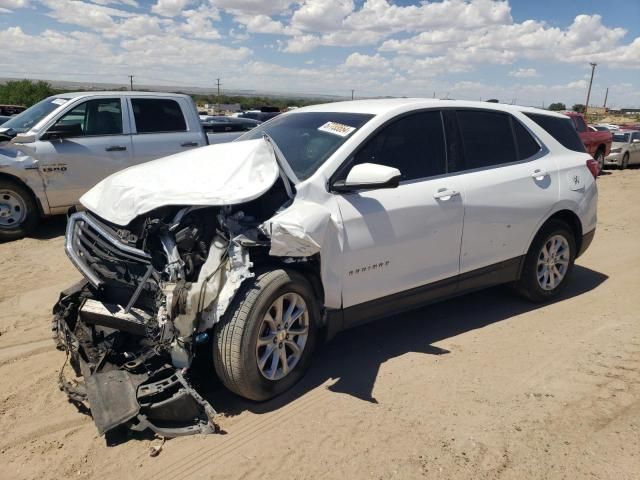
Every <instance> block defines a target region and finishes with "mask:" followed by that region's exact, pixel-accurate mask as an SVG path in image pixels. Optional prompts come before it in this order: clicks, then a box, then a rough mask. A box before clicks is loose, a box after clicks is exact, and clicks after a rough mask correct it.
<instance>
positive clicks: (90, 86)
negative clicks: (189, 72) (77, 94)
mask: <svg viewBox="0 0 640 480" xmlns="http://www.w3.org/2000/svg"><path fill="white" fill-rule="evenodd" d="M11 80H22V78H8V77H0V83H5V82H8V81H11ZM29 80H34V81H37V80H43V81H45V82H48V83H49V84H51V86H52V87H53V88H59V89H62V90H121V89H128V87H129V85H128V84H124V83H100V82H86V81H77V82H73V81H66V80H47V79H33V78H31V79H29ZM133 88H134V89H135V90H148V91H154V92H180V93H187V94H195V95H215V94H216V89H215V87H211V88H204V87H184V86H180V87H177V86H167V85H151V84H142V83H137V82H135V77H134V83H133ZM224 94H225V95H238V96H243V97H272V98H319V99H327V100H346V99H347V98H348V97H346V96H344V97H341V96H338V95H324V94H321V93H313V94H311V93H299V92H288V93H281V92H270V91H267V90H228V89H225V90H224Z"/></svg>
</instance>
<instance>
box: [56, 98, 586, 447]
mask: <svg viewBox="0 0 640 480" xmlns="http://www.w3.org/2000/svg"><path fill="white" fill-rule="evenodd" d="M211 158H216V159H217V161H216V162H211V161H210V159H211ZM596 176H597V164H596V162H595V161H594V160H593V159H592V158H591V157H590V155H589V154H587V153H586V151H585V149H584V145H583V144H582V142H581V141H580V138H579V137H578V135H577V133H576V129H575V128H574V126H573V124H572V123H571V121H570V120H569V119H568V118H567V117H565V116H563V115H560V114H556V113H552V112H548V111H544V110H538V109H535V108H528V107H515V106H509V105H501V104H490V103H483V102H463V101H443V100H419V99H393V100H391V99H387V100H371V101H355V102H341V103H334V104H327V105H317V106H312V107H305V108H300V109H298V110H295V111H293V112H289V113H285V114H282V115H281V116H279V117H277V118H274V119H273V120H271V121H269V122H267V123H264V124H263V125H260V126H258V127H256V128H254V129H253V130H251V131H249V132H247V133H245V134H244V135H243V136H242V137H241V138H239V139H238V140H237V141H235V142H231V143H226V144H222V145H211V146H208V147H204V148H201V149H198V150H195V151H190V152H185V153H181V154H178V155H174V156H171V157H168V158H163V159H160V160H156V161H154V162H150V163H147V164H145V165H139V166H135V167H132V168H129V169H127V170H124V171H122V172H119V173H116V174H114V175H112V176H110V177H108V178H107V179H105V180H103V181H102V182H100V183H99V184H98V185H96V186H95V187H94V188H93V189H92V190H90V191H89V192H88V193H86V194H85V195H84V196H83V197H82V198H81V203H82V205H83V206H84V207H85V209H86V211H83V212H79V213H76V214H74V215H72V216H71V217H70V220H69V225H68V230H67V236H66V247H65V248H66V251H67V254H68V255H69V258H70V259H71V261H72V262H73V263H74V265H75V266H76V267H77V268H78V269H79V271H80V272H81V273H82V274H83V275H84V277H85V281H84V283H81V284H79V285H76V286H75V287H74V288H71V289H69V290H67V291H65V292H63V293H62V294H61V297H60V301H59V303H58V304H57V305H56V306H55V309H54V312H55V317H54V331H55V332H57V342H58V345H59V347H60V348H61V349H63V350H66V351H68V352H69V354H70V355H71V357H72V364H75V365H77V366H78V368H77V371H78V372H82V374H83V375H85V384H86V393H87V396H86V398H88V399H89V401H90V402H94V399H97V400H95V402H94V403H92V404H91V405H90V407H91V412H92V414H93V416H94V421H95V423H96V425H97V426H98V430H99V432H100V433H102V432H105V431H108V430H110V429H112V428H115V427H116V426H118V425H127V426H129V427H132V428H135V429H138V430H141V429H144V428H151V429H152V430H154V431H156V432H158V433H161V434H163V435H168V436H175V435H177V434H180V433H194V432H198V431H210V430H211V425H210V423H209V422H210V416H208V415H206V413H207V412H209V413H210V412H211V411H213V410H212V408H211V406H210V405H209V404H208V403H207V402H205V401H204V400H202V398H201V397H200V396H199V395H197V392H195V390H194V389H193V387H191V386H190V384H189V382H188V378H189V368H190V366H191V365H192V364H193V359H194V357H195V356H196V355H206V356H208V357H210V358H211V357H212V358H213V364H214V368H215V372H216V373H217V376H218V377H219V378H220V379H221V380H222V383H224V385H225V386H226V387H227V388H228V389H230V390H231V391H233V392H235V393H236V394H238V395H240V396H242V397H245V398H248V399H251V400H257V401H260V400H266V399H269V398H272V397H274V396H276V395H278V394H280V393H282V392H284V391H285V390H287V389H289V388H290V387H291V386H292V385H293V384H294V383H296V382H297V381H298V380H299V379H300V378H301V377H302V375H303V374H304V372H305V370H306V369H307V368H308V366H309V363H310V361H311V356H312V354H313V351H314V349H315V347H316V345H317V344H318V342H319V341H320V340H321V339H322V338H327V337H331V336H332V335H334V334H335V333H336V332H338V331H340V330H342V329H345V328H349V327H353V326H356V325H359V324H362V323H365V322H369V321H371V320H374V319H377V318H380V317H383V316H386V315H391V314H397V313H400V312H403V311H405V310H409V309H412V308H416V307H418V306H421V305H424V304H426V303H429V302H433V301H436V300H438V299H442V298H448V297H451V296H452V295H461V294H464V293H466V292H469V291H473V290H477V289H480V288H484V287H488V286H491V285H496V284H502V283H510V284H513V285H514V286H515V288H516V289H517V290H518V291H519V292H520V293H522V294H523V295H524V296H525V297H527V298H528V299H530V300H532V301H535V302H548V301H550V300H552V299H554V298H557V296H558V295H559V294H560V292H561V291H562V290H563V289H564V288H565V287H566V285H567V284H568V282H569V281H570V277H571V272H572V269H573V265H574V260H575V259H576V258H577V257H578V256H579V255H580V254H582V252H584V251H585V249H586V248H587V247H588V246H589V244H590V243H591V240H592V238H593V236H594V233H595V228H596V202H597V188H596V181H595V178H596ZM88 332H94V333H93V334H91V333H88ZM103 332H108V333H103ZM78 335H80V336H81V337H82V339H80V337H78ZM207 338H210V339H211V341H210V342H209V341H208V340H207ZM98 352H109V353H108V355H107V356H104V355H100V354H99V353H98ZM214 375H215V374H214V372H211V376H212V377H213V376H214ZM167 379H171V380H167ZM160 389H161V390H162V392H163V395H161V396H159V395H156V396H154V392H157V391H158V390H160ZM74 391H75V390H73V389H71V388H70V389H69V393H70V394H71V395H74ZM112 398H113V399H116V398H117V399H118V402H110V401H109V399H112ZM188 399H190V400H189V401H187V400H188ZM181 402H182V403H181ZM182 404H188V405H190V407H189V409H188V411H186V413H181V412H182V411H183V410H182V409H181V408H182V407H180V405H182ZM196 407H197V408H196ZM197 409H198V410H199V412H200V413H199V415H196V414H195V413H194V412H195V411H196V410H197ZM207 409H208V410H207ZM194 418H200V420H199V421H196V423H195V424H194ZM208 418H209V419H208ZM169 420H171V421H172V426H173V430H171V431H167V430H166V429H164V428H163V427H162V422H167V421H169ZM178 425H182V426H181V427H178Z"/></svg>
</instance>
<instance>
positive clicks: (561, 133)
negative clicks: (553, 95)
mask: <svg viewBox="0 0 640 480" xmlns="http://www.w3.org/2000/svg"><path fill="white" fill-rule="evenodd" d="M525 115H526V116H527V117H529V118H530V119H531V120H533V121H534V122H536V123H537V124H538V125H540V126H541V127H542V128H543V129H544V130H545V131H546V132H547V133H548V134H549V135H551V136H552V137H553V138H555V139H556V140H557V141H558V142H559V143H560V144H561V145H562V146H563V147H565V148H568V149H569V150H573V151H575V152H585V151H586V150H585V149H584V144H583V143H582V140H580V137H579V136H578V132H576V129H575V127H574V124H573V123H572V122H571V120H570V119H568V118H560V117H554V116H551V115H544V114H538V113H525Z"/></svg>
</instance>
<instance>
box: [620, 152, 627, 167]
mask: <svg viewBox="0 0 640 480" xmlns="http://www.w3.org/2000/svg"><path fill="white" fill-rule="evenodd" d="M628 166H629V153H625V154H624V157H622V161H621V162H620V170H624V169H625V168H627V167H628Z"/></svg>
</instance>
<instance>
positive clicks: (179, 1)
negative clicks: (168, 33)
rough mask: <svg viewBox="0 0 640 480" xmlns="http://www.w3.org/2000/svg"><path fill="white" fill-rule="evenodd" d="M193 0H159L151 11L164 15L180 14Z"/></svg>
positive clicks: (173, 15)
mask: <svg viewBox="0 0 640 480" xmlns="http://www.w3.org/2000/svg"><path fill="white" fill-rule="evenodd" d="M190 1H191V0H158V1H157V3H156V4H155V5H154V6H152V7H151V11H152V12H153V13H155V14H157V15H162V16H163V17H175V16H176V15H179V14H180V13H181V12H182V11H183V10H184V9H185V7H186V6H187V5H188V4H189V3H190Z"/></svg>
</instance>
